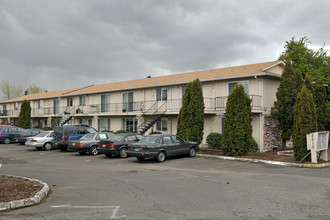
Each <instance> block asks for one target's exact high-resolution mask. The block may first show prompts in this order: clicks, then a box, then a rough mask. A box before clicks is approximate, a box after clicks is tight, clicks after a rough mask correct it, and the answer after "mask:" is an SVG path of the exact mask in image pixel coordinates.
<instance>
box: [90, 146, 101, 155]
mask: <svg viewBox="0 0 330 220" xmlns="http://www.w3.org/2000/svg"><path fill="white" fill-rule="evenodd" d="M98 153H99V152H98V150H97V149H96V147H95V146H91V148H90V149H89V154H90V155H93V156H96V155H97V154H98Z"/></svg>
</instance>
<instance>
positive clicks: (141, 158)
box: [136, 157, 144, 161]
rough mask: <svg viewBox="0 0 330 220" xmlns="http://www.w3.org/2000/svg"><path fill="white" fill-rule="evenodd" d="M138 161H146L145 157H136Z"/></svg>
mask: <svg viewBox="0 0 330 220" xmlns="http://www.w3.org/2000/svg"><path fill="white" fill-rule="evenodd" d="M136 159H137V160H138V161H144V157H136Z"/></svg>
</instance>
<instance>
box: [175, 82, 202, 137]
mask: <svg viewBox="0 0 330 220" xmlns="http://www.w3.org/2000/svg"><path fill="white" fill-rule="evenodd" d="M203 130H204V98H203V90H202V84H201V82H200V80H199V79H195V80H194V81H193V82H190V83H188V85H187V88H186V91H185V94H184V97H183V100H182V107H181V109H180V113H179V116H178V126H177V135H178V136H179V137H181V138H183V139H185V140H189V141H195V142H197V143H198V144H200V143H201V142H202V140H203V134H204V132H203Z"/></svg>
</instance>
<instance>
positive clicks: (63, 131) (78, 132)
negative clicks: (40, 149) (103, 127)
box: [54, 125, 97, 151]
mask: <svg viewBox="0 0 330 220" xmlns="http://www.w3.org/2000/svg"><path fill="white" fill-rule="evenodd" d="M95 132H97V130H96V129H94V128H93V127H90V126H88V125H66V126H60V127H56V128H55V130H54V147H58V148H59V149H60V150H61V151H66V150H67V148H68V145H69V141H70V140H74V139H79V138H81V137H82V136H84V135H85V134H88V133H95Z"/></svg>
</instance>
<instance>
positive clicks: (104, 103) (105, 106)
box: [101, 94, 110, 112]
mask: <svg viewBox="0 0 330 220" xmlns="http://www.w3.org/2000/svg"><path fill="white" fill-rule="evenodd" d="M101 112H110V95H107V94H105V95H101Z"/></svg>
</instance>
